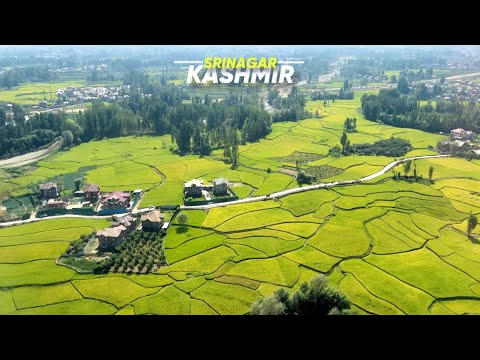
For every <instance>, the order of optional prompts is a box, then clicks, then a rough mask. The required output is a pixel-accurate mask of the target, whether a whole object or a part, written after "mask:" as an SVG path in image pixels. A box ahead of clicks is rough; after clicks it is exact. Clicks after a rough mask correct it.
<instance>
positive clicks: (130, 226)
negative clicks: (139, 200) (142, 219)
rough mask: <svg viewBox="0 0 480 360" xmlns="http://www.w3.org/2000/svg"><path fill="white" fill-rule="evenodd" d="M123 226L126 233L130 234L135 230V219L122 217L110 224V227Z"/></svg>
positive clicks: (129, 216)
mask: <svg viewBox="0 0 480 360" xmlns="http://www.w3.org/2000/svg"><path fill="white" fill-rule="evenodd" d="M119 225H123V226H124V227H125V228H126V229H127V231H128V232H132V231H133V230H135V227H136V224H135V218H134V217H133V216H131V215H127V216H124V217H122V218H120V219H118V220H117V221H114V222H112V226H119Z"/></svg>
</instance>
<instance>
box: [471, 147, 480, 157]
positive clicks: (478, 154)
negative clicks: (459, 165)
mask: <svg viewBox="0 0 480 360" xmlns="http://www.w3.org/2000/svg"><path fill="white" fill-rule="evenodd" d="M468 155H470V157H471V158H472V159H480V149H478V150H470V151H469V153H468Z"/></svg>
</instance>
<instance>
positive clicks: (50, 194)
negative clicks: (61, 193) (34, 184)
mask: <svg viewBox="0 0 480 360" xmlns="http://www.w3.org/2000/svg"><path fill="white" fill-rule="evenodd" d="M39 188H40V195H41V197H42V198H44V199H55V198H56V197H57V196H58V186H57V184H55V183H52V182H48V183H46V184H40V186H39Z"/></svg>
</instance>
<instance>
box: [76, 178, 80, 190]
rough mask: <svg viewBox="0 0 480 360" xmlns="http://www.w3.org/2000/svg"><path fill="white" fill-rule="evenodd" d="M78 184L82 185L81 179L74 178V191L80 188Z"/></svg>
mask: <svg viewBox="0 0 480 360" xmlns="http://www.w3.org/2000/svg"><path fill="white" fill-rule="evenodd" d="M80 185H82V179H75V191H78V190H80Z"/></svg>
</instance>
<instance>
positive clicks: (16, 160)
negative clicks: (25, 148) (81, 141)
mask: <svg viewBox="0 0 480 360" xmlns="http://www.w3.org/2000/svg"><path fill="white" fill-rule="evenodd" d="M61 145H62V141H61V140H57V141H56V142H54V143H53V144H52V145H50V146H49V147H48V148H46V149H42V150H37V151H32V152H29V153H28V154H23V155H19V156H15V157H12V158H10V159H5V160H0V168H16V167H20V166H23V165H27V164H30V163H32V162H35V161H39V160H42V159H44V158H46V157H47V156H48V155H50V154H51V153H53V152H54V151H55V150H58V149H59V148H60V146H61Z"/></svg>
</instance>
